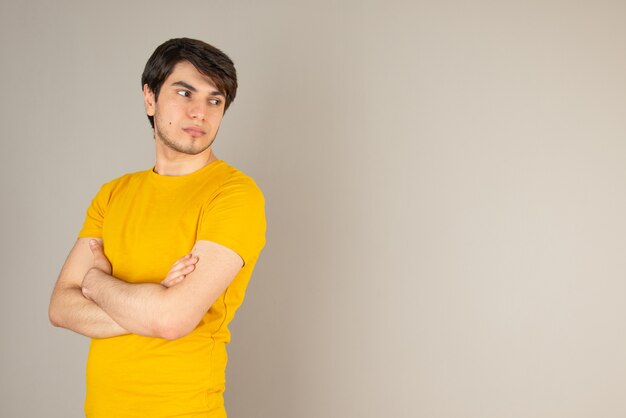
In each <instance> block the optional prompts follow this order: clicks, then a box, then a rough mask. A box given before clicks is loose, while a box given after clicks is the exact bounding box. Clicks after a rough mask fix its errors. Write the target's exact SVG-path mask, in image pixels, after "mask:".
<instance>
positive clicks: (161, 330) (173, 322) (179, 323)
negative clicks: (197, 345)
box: [154, 317, 195, 341]
mask: <svg viewBox="0 0 626 418" xmlns="http://www.w3.org/2000/svg"><path fill="white" fill-rule="evenodd" d="M194 328H195V326H192V325H190V324H189V323H188V322H185V321H183V320H181V319H180V318H176V317H173V318H172V317H171V318H162V319H160V320H159V321H158V323H156V324H155V326H154V335H155V336H156V337H158V338H163V339H165V340H170V341H173V340H178V339H179V338H183V337H184V336H186V335H188V334H190V333H191V331H193V330H194Z"/></svg>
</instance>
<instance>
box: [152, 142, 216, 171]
mask: <svg viewBox="0 0 626 418" xmlns="http://www.w3.org/2000/svg"><path fill="white" fill-rule="evenodd" d="M159 151H161V152H159ZM163 151H165V150H157V155H156V157H157V158H156V164H155V165H154V172H155V173H157V174H160V175H162V176H184V175H186V174H191V173H193V172H194V171H198V170H200V169H201V168H202V167H205V166H207V165H208V164H210V163H212V162H213V161H215V160H217V157H216V156H215V154H213V151H212V150H211V148H207V149H206V151H203V152H201V153H200V154H197V155H187V154H181V153H177V152H174V151H172V152H167V151H165V152H163ZM170 151H171V150H170Z"/></svg>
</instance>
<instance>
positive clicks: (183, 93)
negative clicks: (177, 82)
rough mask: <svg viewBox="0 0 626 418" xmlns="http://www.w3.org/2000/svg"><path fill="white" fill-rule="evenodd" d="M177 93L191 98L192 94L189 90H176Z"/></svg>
mask: <svg viewBox="0 0 626 418" xmlns="http://www.w3.org/2000/svg"><path fill="white" fill-rule="evenodd" d="M176 93H178V94H180V95H181V96H183V97H189V96H191V93H190V92H189V91H188V90H176Z"/></svg>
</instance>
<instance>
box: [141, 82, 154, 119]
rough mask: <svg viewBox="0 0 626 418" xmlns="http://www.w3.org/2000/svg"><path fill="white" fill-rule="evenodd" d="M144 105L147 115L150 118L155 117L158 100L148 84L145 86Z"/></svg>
mask: <svg viewBox="0 0 626 418" xmlns="http://www.w3.org/2000/svg"><path fill="white" fill-rule="evenodd" d="M143 103H144V105H145V106H146V114H147V115H148V116H154V108H155V103H156V100H155V98H154V92H153V91H152V90H150V87H148V85H147V84H144V85H143Z"/></svg>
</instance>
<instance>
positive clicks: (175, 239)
mask: <svg viewBox="0 0 626 418" xmlns="http://www.w3.org/2000/svg"><path fill="white" fill-rule="evenodd" d="M142 85H143V95H144V102H145V107H146V113H147V114H148V118H149V120H150V123H151V125H152V127H153V128H154V139H155V145H156V164H155V166H154V168H152V169H150V170H147V171H141V172H137V173H132V174H127V175H124V176H122V177H120V178H118V179H116V180H113V181H111V182H109V183H106V184H104V185H103V186H102V187H101V188H100V191H99V192H98V194H97V195H96V197H95V198H94V199H93V201H92V203H91V206H90V207H89V208H88V210H87V216H86V219H85V223H84V225H83V228H82V230H81V231H80V233H79V234H78V240H77V241H76V243H75V245H74V247H73V248H72V250H71V251H70V254H69V256H68V258H67V260H66V262H65V264H64V266H63V268H62V270H61V273H60V275H59V278H58V280H57V283H56V286H55V288H54V291H53V294H52V299H51V302H50V321H51V322H52V324H53V325H55V326H60V327H64V328H67V329H70V330H72V331H75V332H78V333H80V334H82V335H85V336H88V337H91V338H92V340H91V347H90V351H89V357H88V360H87V396H86V401H85V413H86V416H87V417H93V418H98V417H103V418H111V417H115V418H124V417H150V418H157V417H173V416H176V417H225V416H226V412H225V409H224V402H223V396H222V394H223V391H224V388H225V368H226V347H225V346H226V344H227V343H228V342H229V340H230V333H229V331H228V328H227V325H228V323H229V322H230V321H231V320H232V318H233V316H234V313H235V311H236V309H237V308H238V307H239V305H241V302H242V301H243V297H244V293H245V289H246V285H247V283H248V280H249V279H250V275H251V274H252V270H253V268H254V265H255V262H256V260H257V258H258V256H259V253H260V251H261V249H262V248H263V246H264V244H265V214H264V200H263V196H262V194H261V192H260V190H259V189H258V187H257V186H256V184H255V183H254V181H253V180H252V179H251V178H250V177H247V176H246V175H244V174H243V173H241V172H240V171H238V170H236V169H235V168H233V167H231V166H229V165H228V164H226V163H225V162H223V161H221V160H219V159H217V158H216V156H215V154H214V153H213V151H212V149H211V144H212V143H213V140H214V139H215V136H216V134H217V131H218V129H219V126H220V123H221V121H222V117H223V116H224V112H225V111H226V109H227V108H228V106H229V105H230V103H231V102H232V101H233V99H234V98H235V95H236V91H237V78H236V73H235V68H234V65H233V63H232V61H231V60H230V59H229V58H228V57H227V56H226V55H225V54H224V53H223V52H221V51H220V50H218V49H216V48H214V47H212V46H210V45H208V44H206V43H204V42H201V41H198V40H193V39H186V38H183V39H172V40H169V41H167V42H165V43H164V44H162V45H161V46H159V47H158V48H157V49H156V50H155V51H154V53H153V54H152V56H151V57H150V59H149V60H148V62H147V64H146V67H145V70H144V73H143V76H142Z"/></svg>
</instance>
